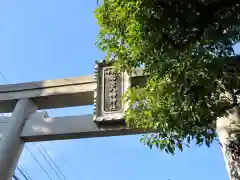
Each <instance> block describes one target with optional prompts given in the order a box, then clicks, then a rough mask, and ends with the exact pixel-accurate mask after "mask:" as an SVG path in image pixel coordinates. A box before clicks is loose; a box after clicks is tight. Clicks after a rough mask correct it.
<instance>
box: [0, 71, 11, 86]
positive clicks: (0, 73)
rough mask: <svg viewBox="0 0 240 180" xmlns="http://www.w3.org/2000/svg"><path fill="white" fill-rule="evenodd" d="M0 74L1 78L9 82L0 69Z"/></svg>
mask: <svg viewBox="0 0 240 180" xmlns="http://www.w3.org/2000/svg"><path fill="white" fill-rule="evenodd" d="M0 75H1V76H2V78H3V80H4V81H5V82H6V83H8V84H9V81H8V80H7V78H6V77H5V76H4V74H3V73H2V72H1V71H0Z"/></svg>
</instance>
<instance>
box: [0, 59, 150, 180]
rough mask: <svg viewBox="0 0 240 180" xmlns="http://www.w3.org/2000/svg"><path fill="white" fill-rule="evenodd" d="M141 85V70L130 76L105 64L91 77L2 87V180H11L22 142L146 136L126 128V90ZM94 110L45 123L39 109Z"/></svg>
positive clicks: (0, 90) (0, 128)
mask: <svg viewBox="0 0 240 180" xmlns="http://www.w3.org/2000/svg"><path fill="white" fill-rule="evenodd" d="M144 81H145V78H144V76H143V75H142V71H141V70H136V71H135V72H134V73H133V74H131V75H128V74H127V73H123V72H118V71H116V70H115V69H114V68H113V66H109V65H107V64H106V63H105V62H102V63H96V67H95V74H94V75H89V76H82V77H75V78H66V79H56V80H46V81H38V82H29V83H20V84H10V85H1V86H0V113H7V112H12V116H11V117H0V138H1V140H0V180H10V179H11V178H12V176H13V173H14V169H15V167H16V164H17V161H18V159H19V157H20V154H21V151H22V148H23V145H24V142H36V141H43V140H44V141H47V140H60V139H74V138H91V137H104V136H119V135H129V134H139V133H145V132H146V131H144V130H141V129H128V128H126V126H125V122H124V116H125V110H126V109H127V108H128V107H127V104H126V103H123V102H122V101H121V96H122V94H123V93H124V92H125V91H126V90H127V88H129V87H131V86H135V85H141V84H143V83H144ZM85 105H94V112H93V114H91V115H80V116H68V117H48V114H47V112H44V111H42V112H37V110H38V109H42V110H44V109H52V108H60V107H73V106H85Z"/></svg>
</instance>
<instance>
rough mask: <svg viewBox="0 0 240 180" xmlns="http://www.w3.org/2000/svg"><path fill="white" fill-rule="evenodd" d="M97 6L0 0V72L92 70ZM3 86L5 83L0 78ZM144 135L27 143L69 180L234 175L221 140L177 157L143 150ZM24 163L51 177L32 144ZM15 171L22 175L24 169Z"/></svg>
mask: <svg viewBox="0 0 240 180" xmlns="http://www.w3.org/2000/svg"><path fill="white" fill-rule="evenodd" d="M96 7H97V4H96V0H70V1H67V0H41V1H40V0H34V1H33V0H1V1H0V61H1V65H0V71H1V72H2V73H3V74H4V75H5V77H6V79H7V81H8V82H10V83H19V82H28V81H37V80H46V79H55V78H66V77H72V76H81V75H88V74H92V73H93V72H94V62H95V61H96V60H101V59H103V57H104V54H103V53H102V52H100V51H99V50H98V49H97V47H96V46H95V44H94V43H95V40H96V37H97V33H98V30H99V28H98V26H97V23H96V20H95V19H94V16H93V11H94V9H95V8H96ZM237 49H239V47H237ZM0 83H2V84H5V83H7V82H6V80H4V79H3V78H0ZM91 113H92V106H86V107H76V108H66V109H58V110H50V111H49V115H50V116H64V115H76V114H91ZM140 137H141V136H140V135H136V136H124V137H110V138H92V139H78V140H68V141H55V142H53V143H51V142H43V143H41V144H39V143H28V144H26V146H27V148H28V149H29V151H30V152H32V153H33V154H34V157H35V158H36V159H37V160H38V162H39V163H40V165H41V166H42V167H43V168H44V169H45V170H46V171H47V173H48V174H49V176H50V177H51V178H52V179H53V180H54V179H58V177H59V176H61V175H57V173H56V172H55V171H54V170H52V169H51V166H49V164H48V163H47V162H46V160H45V159H44V157H43V156H42V155H41V153H40V152H39V150H38V149H40V150H41V151H42V152H43V149H41V145H42V146H43V147H44V148H45V150H46V151H47V152H48V153H49V155H50V157H51V158H52V159H53V160H54V162H55V163H56V164H57V165H58V167H59V168H60V169H61V172H62V174H64V176H65V177H66V178H67V179H68V180H75V179H77V180H123V179H125V180H128V179H129V180H130V179H131V180H133V179H138V180H146V179H161V180H167V179H171V180H193V179H194V180H203V179H204V180H213V179H218V180H227V179H228V178H227V173H226V170H225V165H224V162H223V157H222V153H221V149H220V147H219V145H218V144H217V143H216V144H214V145H213V146H212V148H210V149H209V148H207V147H204V146H203V147H200V148H199V147H196V146H193V147H192V148H191V149H186V151H184V152H183V153H180V152H178V153H177V154H176V155H175V156H171V155H167V154H165V153H164V152H159V150H157V149H153V150H149V148H147V147H144V146H143V145H142V144H141V143H140V142H139V139H140ZM66 159H67V161H66ZM49 162H50V163H52V162H51V161H50V160H49ZM69 164H70V165H69ZM20 165H21V167H22V168H23V169H24V171H25V172H27V173H28V174H29V176H30V177H31V178H32V179H33V180H48V179H49V177H48V175H46V173H44V171H43V169H41V168H40V166H39V164H37V162H36V161H35V160H34V158H33V157H32V156H31V155H30V154H29V152H28V151H27V150H26V148H25V149H24V152H23V154H22V156H21V159H20ZM52 166H54V165H53V163H52ZM58 174H60V173H58ZM17 175H18V176H19V177H21V175H20V173H19V172H17ZM61 177H62V179H64V177H63V176H61ZM21 179H24V178H23V177H22V178H21Z"/></svg>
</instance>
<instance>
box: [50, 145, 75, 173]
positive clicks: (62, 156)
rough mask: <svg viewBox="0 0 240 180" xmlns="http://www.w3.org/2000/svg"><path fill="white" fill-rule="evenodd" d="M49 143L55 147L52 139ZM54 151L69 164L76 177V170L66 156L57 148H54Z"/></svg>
mask: <svg viewBox="0 0 240 180" xmlns="http://www.w3.org/2000/svg"><path fill="white" fill-rule="evenodd" d="M50 143H51V144H52V145H53V146H54V147H55V146H56V147H57V145H56V144H55V143H54V141H50ZM55 151H56V152H57V153H58V154H59V155H60V156H61V159H62V160H63V161H64V162H65V164H67V165H68V166H69V168H70V169H71V170H72V171H73V172H74V174H75V176H76V177H77V176H78V175H77V174H76V171H75V170H74V168H73V166H72V165H71V164H70V163H69V162H68V160H67V158H66V157H65V156H64V154H63V153H62V152H61V151H60V150H59V148H55Z"/></svg>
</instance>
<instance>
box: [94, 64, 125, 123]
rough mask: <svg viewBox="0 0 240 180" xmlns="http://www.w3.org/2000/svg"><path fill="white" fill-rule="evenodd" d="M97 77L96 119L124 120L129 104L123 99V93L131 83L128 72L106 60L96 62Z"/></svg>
mask: <svg viewBox="0 0 240 180" xmlns="http://www.w3.org/2000/svg"><path fill="white" fill-rule="evenodd" d="M95 78H96V81H97V88H96V90H95V92H94V121H98V122H110V121H119V120H124V117H125V111H126V109H127V105H126V103H124V102H123V101H122V95H123V94H124V92H125V91H126V90H127V88H128V87H129V85H130V83H129V80H130V79H129V76H128V75H127V73H125V72H120V71H117V70H116V69H115V68H114V66H111V65H109V64H106V62H105V61H103V62H100V63H99V62H96V67H95Z"/></svg>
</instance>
